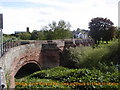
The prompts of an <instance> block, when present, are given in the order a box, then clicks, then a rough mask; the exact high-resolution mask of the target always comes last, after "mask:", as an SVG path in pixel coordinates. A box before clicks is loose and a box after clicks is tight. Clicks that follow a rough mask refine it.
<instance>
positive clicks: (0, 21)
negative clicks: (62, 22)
mask: <svg viewBox="0 0 120 90" xmlns="http://www.w3.org/2000/svg"><path fill="white" fill-rule="evenodd" d="M2 29H3V14H0V57H1V56H2V54H3V32H2Z"/></svg>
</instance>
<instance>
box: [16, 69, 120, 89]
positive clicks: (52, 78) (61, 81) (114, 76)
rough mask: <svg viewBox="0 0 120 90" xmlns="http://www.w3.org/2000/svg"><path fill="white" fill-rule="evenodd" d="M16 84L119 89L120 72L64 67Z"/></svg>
mask: <svg viewBox="0 0 120 90" xmlns="http://www.w3.org/2000/svg"><path fill="white" fill-rule="evenodd" d="M16 82H19V83H16V84H18V85H17V86H16V88H73V89H78V88H79V89H85V88H86V89H93V88H96V89H99V88H101V89H102V88H114V89H117V88H118V83H119V81H118V72H114V73H110V72H108V73H102V72H101V71H100V70H96V69H94V70H89V69H68V68H64V67H56V68H53V69H49V70H42V71H39V72H35V73H33V74H31V75H30V76H28V77H26V78H23V79H20V80H16ZM22 83H23V84H22ZM30 83H31V85H30ZM98 83H99V84H98ZM103 83H104V84H103ZM108 83H109V84H108ZM110 83H111V85H110ZM87 84H89V85H87ZM90 84H91V85H90ZM92 84H93V85H92Z"/></svg>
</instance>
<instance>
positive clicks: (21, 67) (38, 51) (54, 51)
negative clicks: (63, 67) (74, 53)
mask: <svg viewBox="0 0 120 90" xmlns="http://www.w3.org/2000/svg"><path fill="white" fill-rule="evenodd" d="M9 44H11V48H9V47H8V46H9V45H8V44H5V45H6V46H4V47H7V48H9V49H7V48H5V50H3V51H7V52H6V53H4V52H3V53H4V55H3V56H2V57H1V58H0V67H2V69H3V70H4V72H5V78H6V82H7V84H10V88H14V87H15V81H14V79H15V78H21V77H24V76H27V75H29V74H31V73H33V72H35V71H38V70H41V69H46V68H53V67H56V66H59V65H60V53H61V52H62V50H63V49H64V44H66V46H67V45H68V47H69V46H70V45H69V43H65V41H63V40H56V41H55V40H54V41H53V42H51V41H48V42H47V41H32V42H24V43H23V42H22V44H25V45H21V44H20V45H19V46H17V47H12V45H14V43H9ZM15 46H16V45H15ZM72 46H74V45H72Z"/></svg>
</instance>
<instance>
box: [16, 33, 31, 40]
mask: <svg viewBox="0 0 120 90" xmlns="http://www.w3.org/2000/svg"><path fill="white" fill-rule="evenodd" d="M18 36H19V38H20V39H22V40H30V38H31V34H30V33H28V32H25V33H19V34H18Z"/></svg>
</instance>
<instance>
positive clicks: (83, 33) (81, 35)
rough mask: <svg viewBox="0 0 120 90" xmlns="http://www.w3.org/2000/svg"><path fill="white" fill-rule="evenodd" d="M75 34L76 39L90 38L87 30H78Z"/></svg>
mask: <svg viewBox="0 0 120 90" xmlns="http://www.w3.org/2000/svg"><path fill="white" fill-rule="evenodd" d="M73 34H74V37H75V38H81V39H87V38H89V31H88V30H85V29H82V30H78V29H77V30H76V31H73Z"/></svg>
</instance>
